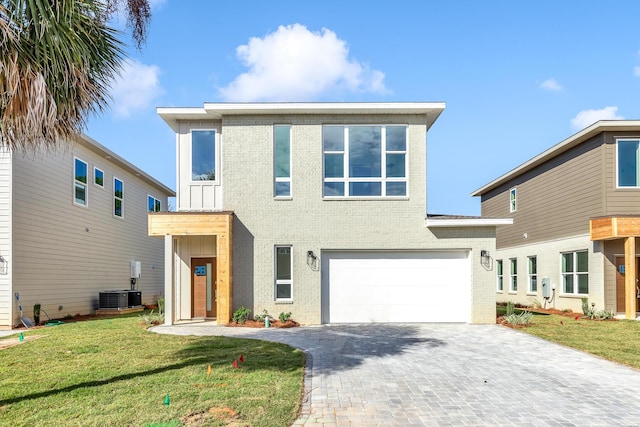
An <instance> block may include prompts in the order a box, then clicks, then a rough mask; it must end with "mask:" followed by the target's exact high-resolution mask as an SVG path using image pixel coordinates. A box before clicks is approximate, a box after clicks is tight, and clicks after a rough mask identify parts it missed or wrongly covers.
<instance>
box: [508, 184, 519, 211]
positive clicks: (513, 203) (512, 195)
mask: <svg viewBox="0 0 640 427" xmlns="http://www.w3.org/2000/svg"><path fill="white" fill-rule="evenodd" d="M516 196H517V194H516V189H515V188H512V189H511V190H509V212H515V211H516V209H517V207H518V204H517V200H516Z"/></svg>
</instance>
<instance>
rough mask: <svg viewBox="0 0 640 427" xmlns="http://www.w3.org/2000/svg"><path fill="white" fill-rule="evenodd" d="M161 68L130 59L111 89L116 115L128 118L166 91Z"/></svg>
mask: <svg viewBox="0 0 640 427" xmlns="http://www.w3.org/2000/svg"><path fill="white" fill-rule="evenodd" d="M159 75H160V68H158V66H156V65H145V64H142V63H140V62H138V61H128V62H126V63H125V64H124V65H123V67H122V71H121V72H120V76H119V77H118V78H117V79H116V81H115V82H114V84H113V86H112V89H111V96H112V97H113V112H114V114H115V116H116V117H121V118H127V117H131V116H132V115H133V114H134V113H136V112H137V111H140V110H144V109H145V108H148V107H149V105H150V104H151V103H152V101H153V100H154V99H155V98H156V97H158V96H159V95H161V94H162V93H163V92H164V91H163V89H162V87H161V86H160V80H159V78H158V76H159Z"/></svg>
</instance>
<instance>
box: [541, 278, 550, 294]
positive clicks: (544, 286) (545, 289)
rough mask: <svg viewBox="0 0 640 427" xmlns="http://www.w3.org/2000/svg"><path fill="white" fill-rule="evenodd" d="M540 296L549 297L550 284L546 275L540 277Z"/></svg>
mask: <svg viewBox="0 0 640 427" xmlns="http://www.w3.org/2000/svg"><path fill="white" fill-rule="evenodd" d="M542 298H547V299H549V298H551V284H550V283H549V278H548V277H545V278H543V279H542Z"/></svg>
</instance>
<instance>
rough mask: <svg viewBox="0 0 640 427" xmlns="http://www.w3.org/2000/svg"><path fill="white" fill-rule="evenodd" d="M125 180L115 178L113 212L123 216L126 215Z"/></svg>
mask: <svg viewBox="0 0 640 427" xmlns="http://www.w3.org/2000/svg"><path fill="white" fill-rule="evenodd" d="M123 200H124V182H122V181H121V180H119V179H118V178H113V214H114V215H115V216H117V217H120V218H122V217H123V216H124V207H123Z"/></svg>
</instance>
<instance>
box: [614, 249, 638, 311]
mask: <svg viewBox="0 0 640 427" xmlns="http://www.w3.org/2000/svg"><path fill="white" fill-rule="evenodd" d="M639 267H640V258H636V271H640V270H638V268H639ZM621 271H624V257H616V307H617V311H618V312H622V313H623V312H625V310H626V308H625V297H624V274H622V273H621ZM636 282H637V280H636ZM638 285H639V284H638V283H636V311H638V307H639V306H640V305H639V303H640V299H638V298H637V296H638V294H639V293H640V292H639V291H638Z"/></svg>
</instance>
